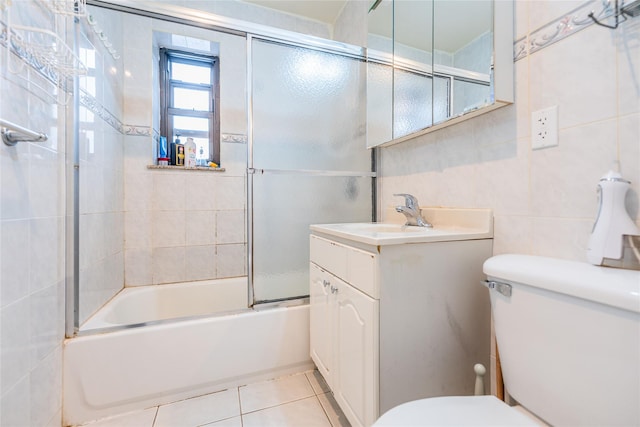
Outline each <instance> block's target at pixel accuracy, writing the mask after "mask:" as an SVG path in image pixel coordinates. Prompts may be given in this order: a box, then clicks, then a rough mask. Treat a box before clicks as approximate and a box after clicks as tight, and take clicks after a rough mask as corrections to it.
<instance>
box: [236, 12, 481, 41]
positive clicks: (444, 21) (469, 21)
mask: <svg viewBox="0 0 640 427" xmlns="http://www.w3.org/2000/svg"><path fill="white" fill-rule="evenodd" d="M243 1H245V2H247V3H253V4H256V5H259V6H263V7H267V8H271V9H275V10H279V11H281V12H286V13H291V14H294V15H299V16H303V17H305V18H309V19H313V20H316V21H320V22H324V23H327V24H329V25H333V24H334V23H335V20H336V18H337V17H338V15H339V14H340V12H341V11H342V8H343V7H344V5H345V4H346V3H347V1H364V2H367V3H371V4H372V3H373V2H374V0H243ZM491 3H492V0H446V1H445V0H439V1H437V2H436V3H435V6H433V5H432V2H431V1H418V0H396V9H395V16H396V29H395V34H396V38H397V39H398V40H399V41H400V42H401V43H403V44H406V45H409V46H412V47H416V48H418V49H421V50H426V51H431V40H432V34H433V33H435V34H437V35H439V36H438V37H436V44H435V47H436V49H438V50H443V51H447V52H455V51H457V50H458V49H460V48H461V47H463V46H465V45H466V44H468V43H469V42H470V41H471V40H473V39H475V38H476V37H478V36H479V35H480V34H482V33H483V32H485V31H487V30H488V29H490V28H491V26H492V13H491ZM433 9H435V14H436V22H435V27H433V28H432V26H431V17H432V15H433V12H434V10H433ZM391 16H392V2H391V0H383V1H382V2H381V3H380V4H379V5H378V7H377V8H376V10H375V11H373V12H372V13H370V15H369V24H368V25H369V29H368V31H369V32H370V33H374V34H379V35H384V36H387V37H390V36H391V32H392V28H393V27H392V25H391ZM442 34H446V35H445V36H441V35H442Z"/></svg>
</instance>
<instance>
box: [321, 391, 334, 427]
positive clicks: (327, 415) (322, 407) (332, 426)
mask: <svg viewBox="0 0 640 427" xmlns="http://www.w3.org/2000/svg"><path fill="white" fill-rule="evenodd" d="M316 399H318V404H320V408H321V409H322V412H324V416H325V417H327V420H328V421H329V424H330V425H331V427H335V426H334V425H333V421H331V417H330V416H329V413H328V412H327V410H326V409H325V408H324V405H323V404H322V402H321V401H320V397H319V396H316Z"/></svg>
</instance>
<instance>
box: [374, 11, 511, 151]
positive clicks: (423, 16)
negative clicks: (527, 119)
mask: <svg viewBox="0 0 640 427" xmlns="http://www.w3.org/2000/svg"><path fill="white" fill-rule="evenodd" d="M367 23H368V40H367V60H368V71H367V76H368V80H367V107H368V113H367V115H368V125H367V130H368V135H367V146H368V147H370V148H371V147H376V146H387V145H393V144H396V143H398V142H402V141H404V140H407V139H410V138H414V137H416V136H418V135H421V134H424V133H427V132H430V131H433V130H436V129H440V128H442V127H444V126H450V125H452V124H455V123H458V122H460V121H462V120H466V119H468V118H471V117H475V116H477V115H478V114H482V113H485V112H488V111H491V110H493V109H495V108H498V107H501V106H505V105H508V104H510V103H512V102H513V96H514V95H513V92H514V90H513V53H512V45H513V1H512V0H456V1H451V0H372V1H371V6H370V8H369V14H368V20H367Z"/></svg>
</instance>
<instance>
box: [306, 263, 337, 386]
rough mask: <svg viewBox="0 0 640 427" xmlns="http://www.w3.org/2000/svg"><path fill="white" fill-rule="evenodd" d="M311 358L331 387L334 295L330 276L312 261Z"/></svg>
mask: <svg viewBox="0 0 640 427" xmlns="http://www.w3.org/2000/svg"><path fill="white" fill-rule="evenodd" d="M309 278H310V283H309V295H310V297H309V298H310V307H309V308H310V319H309V320H310V341H311V359H313V361H314V362H315V364H316V366H317V367H318V371H320V373H321V374H322V376H323V377H324V379H325V381H326V382H327V384H328V385H329V387H333V380H332V372H331V369H332V358H333V321H334V315H333V313H332V310H333V307H335V297H332V294H331V278H332V276H331V275H330V274H329V273H327V272H326V271H324V270H322V269H321V268H320V267H318V266H317V265H315V264H314V263H310V265H309Z"/></svg>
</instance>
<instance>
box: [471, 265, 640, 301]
mask: <svg viewBox="0 0 640 427" xmlns="http://www.w3.org/2000/svg"><path fill="white" fill-rule="evenodd" d="M483 270H484V273H485V274H486V275H487V276H488V277H489V279H491V280H498V281H504V282H509V283H518V284H522V285H529V286H533V287H536V288H540V289H546V290H549V291H552V292H558V293H561V294H566V295H571V296H575V297H577V298H582V299H586V300H589V301H594V302H597V303H600V304H606V305H610V306H612V307H617V308H621V309H624V310H628V311H632V312H635V313H640V271H635V270H623V269H619V268H610V267H598V266H595V265H591V264H587V263H584V262H577V261H567V260H562V259H556V258H547V257H540V256H533V255H514V254H507V255H497V256H494V257H491V258H489V259H488V260H487V261H485V263H484V267H483Z"/></svg>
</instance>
